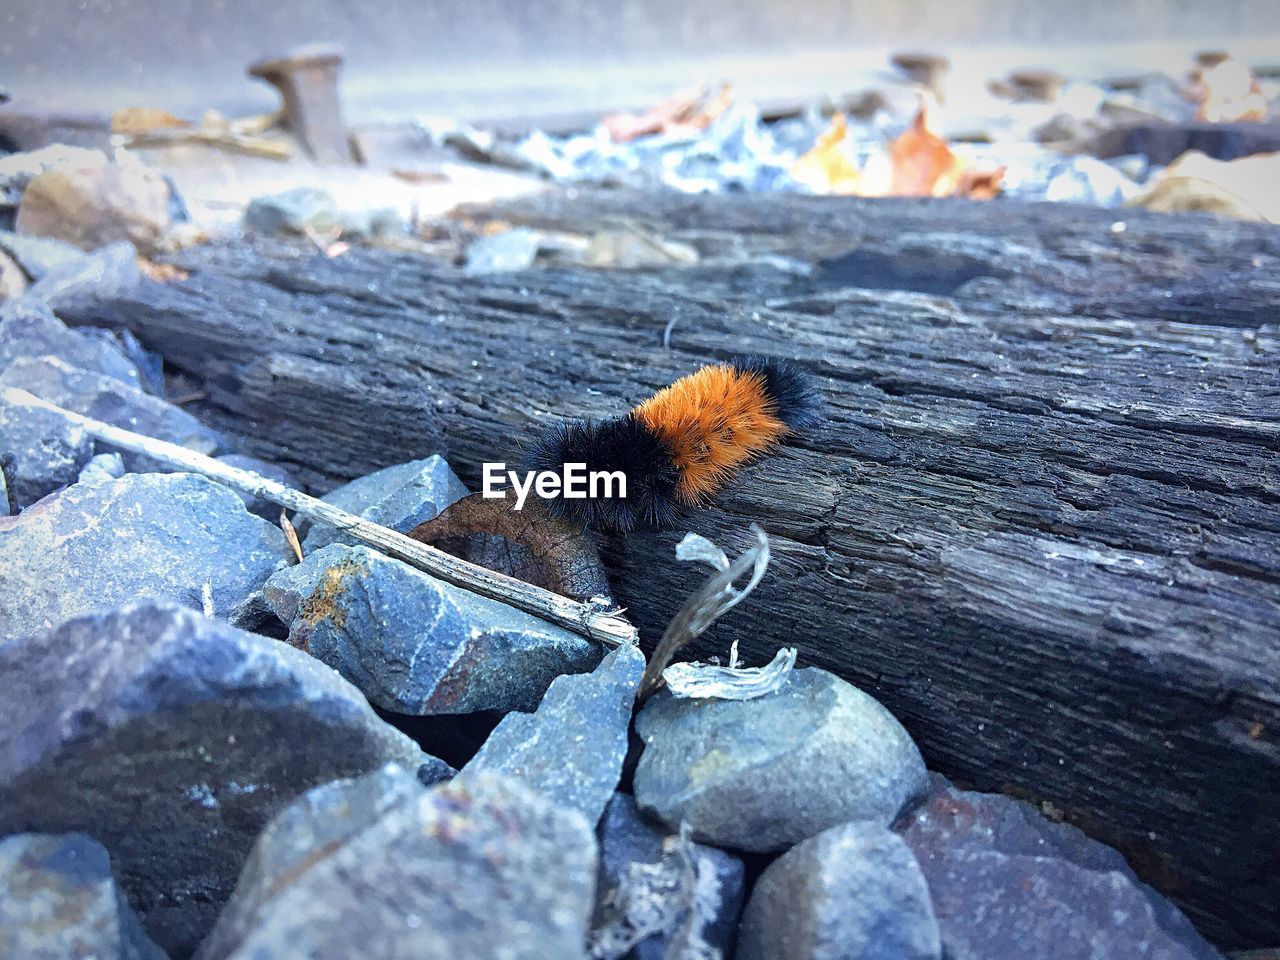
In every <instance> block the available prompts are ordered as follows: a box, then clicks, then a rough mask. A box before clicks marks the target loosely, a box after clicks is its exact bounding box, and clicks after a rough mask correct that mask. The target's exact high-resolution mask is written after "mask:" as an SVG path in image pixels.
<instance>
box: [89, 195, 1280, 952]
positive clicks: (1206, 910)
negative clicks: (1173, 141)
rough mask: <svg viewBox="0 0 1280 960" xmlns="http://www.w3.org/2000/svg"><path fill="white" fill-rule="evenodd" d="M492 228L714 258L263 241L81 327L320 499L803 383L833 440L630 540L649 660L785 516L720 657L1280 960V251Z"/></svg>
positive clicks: (1209, 239) (206, 257) (887, 218)
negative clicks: (164, 378)
mask: <svg viewBox="0 0 1280 960" xmlns="http://www.w3.org/2000/svg"><path fill="white" fill-rule="evenodd" d="M477 215H479V214H477ZM493 215H495V216H501V217H502V218H503V219H507V220H510V221H516V222H527V223H532V224H541V225H545V226H550V227H555V228H558V229H570V230H579V231H584V232H585V231H588V230H589V229H591V228H594V227H597V226H600V225H601V224H617V223H620V222H626V221H631V220H638V221H641V222H643V223H645V224H646V225H647V226H648V227H649V228H651V229H655V230H657V231H659V232H660V233H662V234H664V235H665V236H667V237H668V238H672V239H677V240H681V241H684V242H687V243H692V244H693V245H695V246H696V247H698V248H699V249H700V250H701V251H702V252H703V255H704V259H703V261H702V263H701V264H700V265H699V266H696V267H689V268H683V269H675V268H672V269H666V270H657V271H650V272H617V271H590V270H581V269H570V268H563V269H545V270H531V271H527V272H523V273H520V274H512V275H505V276H488V277H469V276H465V275H464V274H463V273H462V272H461V271H459V270H457V269H455V268H453V267H452V266H450V265H448V264H442V263H438V262H428V261H424V260H423V259H420V258H414V257H410V256H407V255H400V254H392V253H382V252H376V251H367V250H353V251H352V252H351V253H349V254H348V255H346V256H343V257H341V258H338V259H335V260H328V259H325V258H323V257H320V256H316V255H315V254H314V252H313V251H307V250H304V249H302V248H301V247H299V248H297V249H296V250H295V249H291V248H289V249H286V248H279V247H274V248H271V249H254V248H251V247H250V246H248V245H245V244H238V245H229V246H222V247H214V248H208V249H203V250H196V251H191V252H189V253H186V254H184V255H182V256H181V257H180V258H179V260H180V262H181V264H182V266H183V267H184V268H186V269H188V270H190V271H191V272H192V273H191V277H190V279H189V280H187V281H185V282H181V283H176V284H172V285H167V286H157V285H148V286H146V287H145V288H143V289H142V290H140V291H139V292H138V293H137V294H136V295H134V296H132V297H131V298H130V299H128V300H127V301H122V302H115V303H97V304H86V305H82V306H80V307H77V308H75V309H73V310H69V311H68V315H69V317H70V318H71V319H73V320H76V321H78V322H86V323H88V322H92V323H102V322H109V323H116V324H123V325H127V326H128V327H129V328H130V329H131V330H132V331H133V332H134V333H135V334H136V335H137V336H138V337H139V338H140V339H141V340H142V342H143V343H144V344H146V345H147V346H148V347H150V348H152V349H155V350H158V351H160V352H162V353H163V354H164V355H165V357H166V358H167V359H168V361H169V362H170V363H171V364H172V365H173V366H174V367H176V368H179V369H181V370H182V371H185V372H187V373H188V374H190V375H193V376H195V377H197V378H199V380H200V381H201V382H202V383H203V385H204V387H205V389H206V390H207V391H208V395H209V400H208V402H206V403H205V404H204V405H203V407H202V409H201V410H200V411H199V412H200V413H201V414H202V415H203V416H205V417H206V418H207V419H208V420H209V421H210V422H211V423H212V424H214V425H216V426H218V427H221V428H223V429H225V430H228V431H229V432H231V433H233V434H236V435H239V436H241V437H243V438H244V440H245V443H246V446H247V448H248V452H251V453H253V454H255V455H258V456H263V457H267V458H271V459H275V460H278V461H281V462H282V463H284V464H285V465H286V466H288V467H289V468H290V469H291V470H292V471H294V472H295V473H296V474H297V475H298V476H299V477H300V478H302V479H303V480H304V481H306V482H308V483H309V484H311V485H313V486H314V487H318V488H321V489H324V488H326V487H327V486H329V485H331V484H334V483H336V482H338V481H340V480H344V479H346V478H349V477H352V476H355V475H358V474H361V473H364V472H366V471H369V470H372V469H374V468H376V467H380V466H383V465H386V464H389V463H392V462H396V461H401V460H406V459H409V458H411V457H417V456H422V455H425V454H428V453H431V452H433V451H436V450H438V449H439V450H445V451H446V452H447V453H448V455H449V459H450V462H451V464H453V466H454V467H455V468H456V469H457V470H458V471H459V472H460V473H461V474H462V476H463V478H464V479H465V480H467V481H468V482H470V483H473V484H474V483H476V482H477V481H478V479H479V472H480V465H481V464H482V463H483V462H485V461H491V460H507V461H513V460H516V459H518V457H519V453H520V446H521V443H522V441H523V440H525V438H527V437H528V436H529V435H530V434H531V433H532V432H534V431H536V430H538V429H539V428H540V427H542V426H543V425H544V424H546V423H548V422H550V421H552V420H554V419H556V418H559V417H564V416H581V415H608V414H614V413H617V412H619V411H621V410H623V409H625V408H626V407H627V406H628V405H629V404H630V403H632V402H634V401H636V400H638V399H640V398H642V397H643V396H645V395H647V394H648V393H649V392H650V391H652V390H653V389H655V388H657V387H660V386H662V385H663V384H665V383H667V382H669V381H670V380H671V379H673V378H674V377H676V376H678V375H680V374H682V373H685V372H688V371H689V370H691V369H693V368H694V367H695V366H697V365H698V364H700V363H702V362H705V361H707V360H709V359H712V358H719V357H726V356H729V355H731V354H734V353H739V352H744V351H752V352H762V353H769V354H774V355H782V356H788V357H793V358H797V359H800V360H802V361H804V362H805V363H807V364H808V365H809V366H810V367H811V368H812V369H813V370H814V371H815V372H816V373H817V374H818V376H819V377H820V378H821V380H822V383H823V389H824V391H825V394H826V399H827V405H828V410H827V418H826V420H825V422H824V423H823V425H822V426H821V427H819V428H818V429H815V430H813V431H812V432H811V433H809V434H807V435H805V436H801V437H798V438H796V439H795V440H794V441H793V442H791V443H789V444H788V445H787V446H786V447H785V448H784V449H783V450H782V451H781V452H780V453H779V454H778V455H777V456H775V457H773V458H771V459H769V460H767V461H765V462H762V463H761V464H759V465H758V466H755V467H753V468H751V469H749V470H747V471H745V473H744V475H743V476H742V478H741V479H740V480H738V481H736V482H735V483H734V484H733V485H732V486H731V487H730V488H729V489H728V490H727V491H726V492H725V494H724V495H723V496H722V497H720V499H719V500H718V502H717V503H716V504H715V505H714V506H713V507H712V508H710V509H706V510H698V511H694V512H692V513H690V514H689V516H688V518H687V521H686V524H685V525H684V526H683V527H682V528H681V529H680V530H672V531H664V532H638V533H635V534H632V535H630V536H627V537H607V538H605V539H604V541H603V547H604V553H605V557H606V560H607V563H608V565H609V567H610V570H611V573H612V575H613V577H614V580H615V596H616V597H617V598H618V600H619V602H620V603H622V604H624V605H625V606H626V607H627V608H628V610H629V616H631V617H632V618H633V620H634V622H635V623H637V625H638V626H639V628H640V631H641V636H642V638H643V640H644V641H646V642H647V643H649V644H652V643H653V642H654V641H655V640H656V639H657V638H658V637H659V636H660V634H661V633H662V629H663V626H664V625H665V623H666V621H667V619H668V618H669V617H670V616H671V614H672V613H673V612H674V611H675V609H676V608H677V607H678V606H679V604H680V603H681V601H682V600H683V599H684V597H685V596H686V595H687V594H688V592H689V591H690V590H692V589H693V588H694V587H695V586H696V584H697V582H698V581H699V579H700V577H701V575H702V573H701V571H699V570H696V569H689V568H685V567H684V566H683V565H681V564H679V563H677V562H676V560H675V558H674V555H673V548H674V546H675V543H676V542H677V541H678V540H679V538H680V536H681V534H682V533H683V530H684V529H691V530H695V531H697V532H699V533H703V534H705V535H707V536H710V537H711V538H712V539H714V540H716V541H717V542H719V543H721V544H722V545H723V546H724V547H725V548H726V549H727V550H728V551H729V552H730V553H731V554H732V553H736V552H739V551H741V550H742V549H743V548H744V547H745V546H747V544H748V542H749V536H750V535H749V533H748V531H747V527H748V524H749V522H751V521H753V520H754V521H758V522H760V523H761V525H762V526H763V527H764V528H765V529H766V530H767V532H768V534H769V536H770V538H771V541H772V544H773V553H774V561H773V565H772V567H771V569H770V571H769V575H768V576H767V577H766V580H765V582H764V583H763V584H762V585H761V587H760V588H759V589H758V590H757V592H756V593H755V594H754V595H753V596H752V598H751V599H750V600H749V601H748V602H746V603H744V604H742V605H741V606H740V607H739V608H738V609H737V610H735V611H734V612H733V613H731V614H730V615H729V616H727V617H726V618H725V619H724V620H723V621H721V622H720V623H719V624H718V625H717V626H716V627H715V628H714V629H713V630H712V631H710V632H709V634H708V635H707V636H706V637H704V638H703V639H702V640H701V641H700V642H699V644H698V645H697V646H696V647H695V649H694V650H693V651H692V653H693V654H694V655H704V654H708V653H720V654H723V653H724V652H725V651H726V650H727V649H728V646H729V643H730V641H731V640H732V639H735V638H737V639H739V640H740V641H741V648H742V652H743V656H744V658H745V660H746V662H748V663H763V662H765V661H766V660H768V659H769V657H771V656H772V655H773V653H774V651H775V650H776V648H778V647H779V646H783V645H788V646H790V645H794V646H797V647H798V648H799V649H800V658H801V663H802V664H804V663H808V664H816V665H820V666H823V667H826V668H828V669H831V670H834V671H836V672H837V673H839V674H841V675H842V676H845V677H847V678H849V679H850V680H851V681H853V682H855V683H857V684H858V685H860V686H862V687H863V688H865V689H867V690H868V691H870V692H871V693H873V694H874V695H875V696H877V697H878V698H879V699H881V700H882V701H883V702H884V703H885V704H886V705H887V706H888V707H889V708H890V709H891V710H892V711H893V712H894V713H895V714H896V715H897V716H898V717H899V718H900V719H901V720H902V721H903V723H904V724H905V725H906V726H907V728H908V729H909V730H910V731H911V733H912V734H913V736H914V737H915V738H916V739H917V741H918V742H919V743H920V745H921V748H922V750H923V751H924V754H925V756H926V758H927V759H928V761H929V762H930V764H931V766H933V767H935V768H937V769H939V770H941V771H943V772H944V773H947V774H949V775H951V776H953V777H956V778H958V779H960V780H962V781H965V782H967V783H970V784H973V785H976V786H978V787H981V788H985V789H996V790H1006V791H1010V792H1014V793H1018V794H1021V795H1024V796H1028V797H1031V798H1034V799H1037V800H1042V801H1046V802H1048V803H1051V804H1052V805H1053V807H1054V808H1057V809H1059V810H1061V811H1063V813H1064V814H1065V816H1067V817H1068V818H1069V819H1071V820H1072V821H1074V822H1076V823H1077V824H1079V825H1080V826H1082V827H1083V828H1084V829H1085V830H1087V831H1088V832H1089V833H1091V834H1093V835H1095V836H1097V837H1099V838H1101V839H1103V840H1106V841H1108V842H1110V843H1113V844H1115V845H1116V846H1118V847H1119V848H1120V849H1121V850H1123V851H1124V852H1125V853H1126V854H1127V855H1128V856H1129V857H1130V859H1131V862H1132V863H1133V864H1134V866H1135V868H1136V869H1137V870H1138V871H1139V873H1140V874H1141V875H1142V876H1143V877H1145V878H1146V879H1147V880H1149V881H1150V882H1152V883H1153V884H1155V885H1156V886H1157V887H1159V888H1160V889H1162V890H1164V891H1165V892H1167V893H1169V894H1170V895H1172V896H1173V897H1174V898H1175V899H1176V900H1177V901H1178V902H1179V903H1180V904H1182V905H1183V906H1184V907H1185V908H1186V909H1187V910H1188V911H1189V912H1190V914H1191V915H1192V917H1193V918H1194V919H1195V920H1196V921H1197V922H1198V923H1199V924H1200V925H1201V927H1202V929H1203V930H1204V931H1205V932H1206V934H1208V935H1209V936H1211V937H1213V938H1215V939H1216V940H1217V941H1218V942H1220V943H1221V944H1223V945H1226V946H1233V947H1243V946H1253V945H1263V944H1271V943H1275V942H1280V913H1278V912H1277V911H1276V909H1275V905H1276V903H1278V902H1280V689H1278V684H1280V477H1278V476H1277V458H1276V454H1277V447H1280V373H1278V372H1277V371H1278V370H1280V366H1278V361H1280V338H1278V336H1277V328H1276V326H1275V323H1276V316H1277V306H1280V284H1278V283H1277V277H1278V276H1280V273H1278V272H1277V266H1280V230H1277V229H1276V228H1274V227H1265V226H1260V225H1245V224H1232V223H1225V222H1220V221H1214V220H1211V219H1208V218H1201V217H1161V216H1155V215H1147V214H1142V213H1136V212H1131V211H1123V212H1116V211H1099V210H1086V209H1081V208H1069V207H1049V206H1027V205H1020V204H1015V203H993V204H986V205H979V204H962V203H946V202H911V201H904V202H885V201H882V202H864V201H854V200H849V201H843V200H829V199H803V198H721V199H713V198H682V197H642V198H636V197H631V196H628V195H604V196H596V197H586V198H579V199H578V200H576V201H568V200H562V199H555V198H553V199H551V200H540V201H536V202H532V203H526V204H525V205H523V206H519V207H508V208H506V209H503V210H501V211H498V212H496V213H495V214H493ZM814 265H816V266H814ZM810 267H812V269H810ZM664 342H667V343H669V346H664Z"/></svg>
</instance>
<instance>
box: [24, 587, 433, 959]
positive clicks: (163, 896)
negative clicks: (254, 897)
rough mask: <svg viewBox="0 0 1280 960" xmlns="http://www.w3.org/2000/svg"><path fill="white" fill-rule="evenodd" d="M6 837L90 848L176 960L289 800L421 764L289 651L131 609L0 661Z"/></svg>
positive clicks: (215, 624) (161, 610)
mask: <svg viewBox="0 0 1280 960" xmlns="http://www.w3.org/2000/svg"><path fill="white" fill-rule="evenodd" d="M0 689H3V690H5V691H6V695H5V696H4V697H2V698H0V834H4V833H12V832H18V831H41V832H62V831H70V830H79V831H84V832H86V833H89V834H91V835H92V836H94V837H95V838H96V839H98V840H99V841H100V842H101V843H102V844H103V845H104V846H105V847H106V848H107V849H108V850H109V851H110V852H111V858H112V862H113V863H114V865H115V867H116V869H117V871H118V875H119V876H120V878H121V883H122V886H123V887H124V889H125V891H126V893H127V894H128V896H129V900H130V902H131V903H132V904H133V905H134V907H135V908H136V909H137V910H138V912H139V914H140V915H141V917H142V920H143V923H144V924H145V926H146V928H147V932H148V933H149V934H150V935H151V936H152V937H153V938H154V939H155V940H156V941H157V942H158V943H159V944H160V945H161V946H162V947H164V948H165V949H166V950H168V951H171V952H173V953H175V954H181V955H187V954H189V953H190V951H191V950H192V949H194V947H195V946H196V944H197V943H198V941H199V940H200V939H201V937H203V936H204V935H205V934H206V933H207V932H208V930H209V929H210V928H211V927H212V925H213V921H214V919H215V918H216V916H217V913H218V910H219V908H220V907H221V906H222V904H223V903H224V902H225V901H226V899H227V898H228V897H229V895H230V894H231V889H232V885H233V883H234V881H235V877H236V875H237V873H238V872H239V870H240V867H241V865H242V864H243V861H244V858H245V856H246V855H247V853H248V851H249V848H250V846H251V845H252V843H253V841H254V839H255V838H256V837H257V834H258V832H259V830H260V829H261V828H262V826H263V825H264V824H265V823H266V822H267V821H268V820H269V819H270V818H271V817H272V816H274V815H275V813H276V812H278V811H279V810H280V809H281V808H282V807H283V806H284V805H285V804H287V803H288V802H289V801H291V800H292V799H293V798H294V797H295V796H297V795H298V794H300V793H302V792H303V791H304V790H307V789H309V788H311V787H313V786H316V785H317V784H320V783H324V782H327V781H329V780H333V779H335V778H338V777H351V776H358V775H361V774H363V773H366V772H368V771H370V770H376V769H379V768H380V767H382V766H383V765H384V764H386V763H388V762H397V763H400V764H403V765H404V766H405V767H406V768H408V769H410V770H413V769H416V767H417V765H418V763H419V760H420V758H421V756H422V754H421V751H420V750H419V749H418V747H417V746H416V745H415V744H414V743H413V742H412V741H410V740H409V739H408V738H407V737H405V736H404V735H403V734H401V733H399V732H398V731H396V730H395V729H393V728H392V727H390V726H388V725H387V724H386V723H384V722H383V721H381V720H380V719H378V717H377V716H376V715H375V714H374V712H373V711H372V710H371V709H370V707H369V705H368V703H367V702H366V701H365V699H364V698H363V697H362V696H361V695H360V692H359V691H358V690H356V689H355V688H354V687H352V686H351V685H350V684H348V683H346V682H345V681H343V680H342V679H341V678H340V677H338V676H337V674H335V673H334V672H333V671H332V670H329V669H328V668H326V667H325V666H323V665H322V664H320V663H318V662H317V661H316V660H314V659H312V658H311V657H308V656H306V655H305V654H302V653H300V652H299V651H297V650H294V649H292V648H290V647H289V646H288V645H287V644H283V643H280V642H279V641H277V640H269V639H267V638H265V637H259V636H255V635H254V634H250V633H245V632H244V631H241V630H237V629H235V628H234V627H231V626H229V625H227V624H225V623H222V622H220V621H217V620H213V619H209V618H206V617H203V616H201V615H200V614H197V613H193V612H191V611H188V610H183V609H180V608H176V607H164V606H155V605H150V604H142V605H137V606H133V607H126V608H122V609H121V610H118V611H114V612H111V613H106V614H98V615H94V616H89V617H82V618H80V619H76V620H72V621H70V622H68V623H65V624H63V625H62V626H61V627H59V628H58V629H56V630H53V631H50V632H49V633H46V634H43V635H39V636H36V637H31V638H28V639H25V640H20V641H15V642H10V643H5V644H0Z"/></svg>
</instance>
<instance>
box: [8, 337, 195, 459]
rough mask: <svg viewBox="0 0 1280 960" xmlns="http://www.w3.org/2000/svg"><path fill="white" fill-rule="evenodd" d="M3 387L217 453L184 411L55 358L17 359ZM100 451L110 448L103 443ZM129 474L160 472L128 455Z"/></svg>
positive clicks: (148, 434)
mask: <svg viewBox="0 0 1280 960" xmlns="http://www.w3.org/2000/svg"><path fill="white" fill-rule="evenodd" d="M0 387H21V388H22V389H24V390H29V391H31V392H32V393H34V394H35V395H36V396H37V397H39V398H40V399H42V400H48V401H49V402H50V403H56V404H58V405H59V406H62V407H65V408H66V409H68V410H72V411H74V412H76V413H80V414H84V415H85V416H88V417H94V418H96V419H98V420H102V421H104V422H106V423H110V424H113V425H114V426H117V427H123V428H124V429H125V430H132V431H134V432H135V433H141V434H145V435H146V436H148V437H154V438H155V439H157V440H168V441H169V442H170V443H176V444H179V445H180V446H184V447H187V448H188V449H190V450H195V451H197V452H198V453H205V454H209V453H213V452H214V451H215V450H217V448H218V442H219V438H218V435H217V434H216V433H215V432H214V431H212V430H210V429H209V428H208V427H206V426H204V425H203V424H202V423H200V421H199V420H197V419H196V418H195V417H193V416H191V414H189V413H187V412H186V411H185V410H183V409H181V408H180V407H175V406H174V405H173V404H171V403H166V402H165V401H163V400H161V399H159V398H158V397H153V396H151V395H150V394H149V393H144V392H143V391H142V390H140V389H138V388H137V387H136V386H131V385H129V384H127V383H124V382H123V381H121V380H117V379H115V378H113V377H106V376H103V375H102V374H100V373H93V372H91V371H89V370H82V369H80V368H79V367H73V366H71V365H70V364H67V363H64V362H63V361H62V360H59V359H58V358H57V357H39V358H36V359H26V358H24V359H19V360H15V361H14V362H13V363H11V364H10V365H9V368H8V369H7V370H5V371H4V372H3V373H0ZM98 447H99V449H103V448H107V449H109V448H110V444H106V443H100V444H99V445H98ZM123 456H124V462H125V465H126V466H127V467H128V468H129V469H130V470H138V471H146V470H150V469H161V468H162V465H159V464H156V463H154V462H152V461H151V460H150V458H148V457H145V456H141V455H139V454H134V453H129V452H127V451H126V452H124V453H123Z"/></svg>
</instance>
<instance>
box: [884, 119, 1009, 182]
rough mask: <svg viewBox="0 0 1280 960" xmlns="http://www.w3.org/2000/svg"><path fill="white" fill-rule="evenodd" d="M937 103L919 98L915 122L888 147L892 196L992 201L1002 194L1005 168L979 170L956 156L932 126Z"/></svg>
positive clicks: (969, 162) (968, 161) (970, 162)
mask: <svg viewBox="0 0 1280 960" xmlns="http://www.w3.org/2000/svg"><path fill="white" fill-rule="evenodd" d="M933 106H934V100H933V98H932V97H930V96H929V95H927V94H922V95H921V97H920V109H919V110H918V111H917V112H916V117H915V120H913V121H912V123H911V126H910V127H908V128H907V129H906V130H905V131H904V132H903V133H902V135H901V136H899V137H898V138H897V139H896V140H894V141H893V143H891V144H889V160H890V164H891V166H892V168H893V178H892V180H891V181H890V184H889V194H890V195H891V196H895V197H969V198H971V199H974V200H990V199H991V198H992V197H994V196H996V195H997V194H998V193H999V192H1000V181H1001V180H1002V179H1003V177H1004V168H1003V167H998V168H996V169H993V170H979V169H976V168H974V166H973V163H972V161H970V160H967V159H965V158H964V157H960V156H957V155H956V154H955V153H954V152H953V151H952V149H951V146H950V145H949V144H948V143H947V141H946V140H944V139H943V138H942V137H940V136H939V135H938V134H937V133H936V132H935V131H934V129H933V126H932V124H931V122H930V121H931V119H932V113H933Z"/></svg>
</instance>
